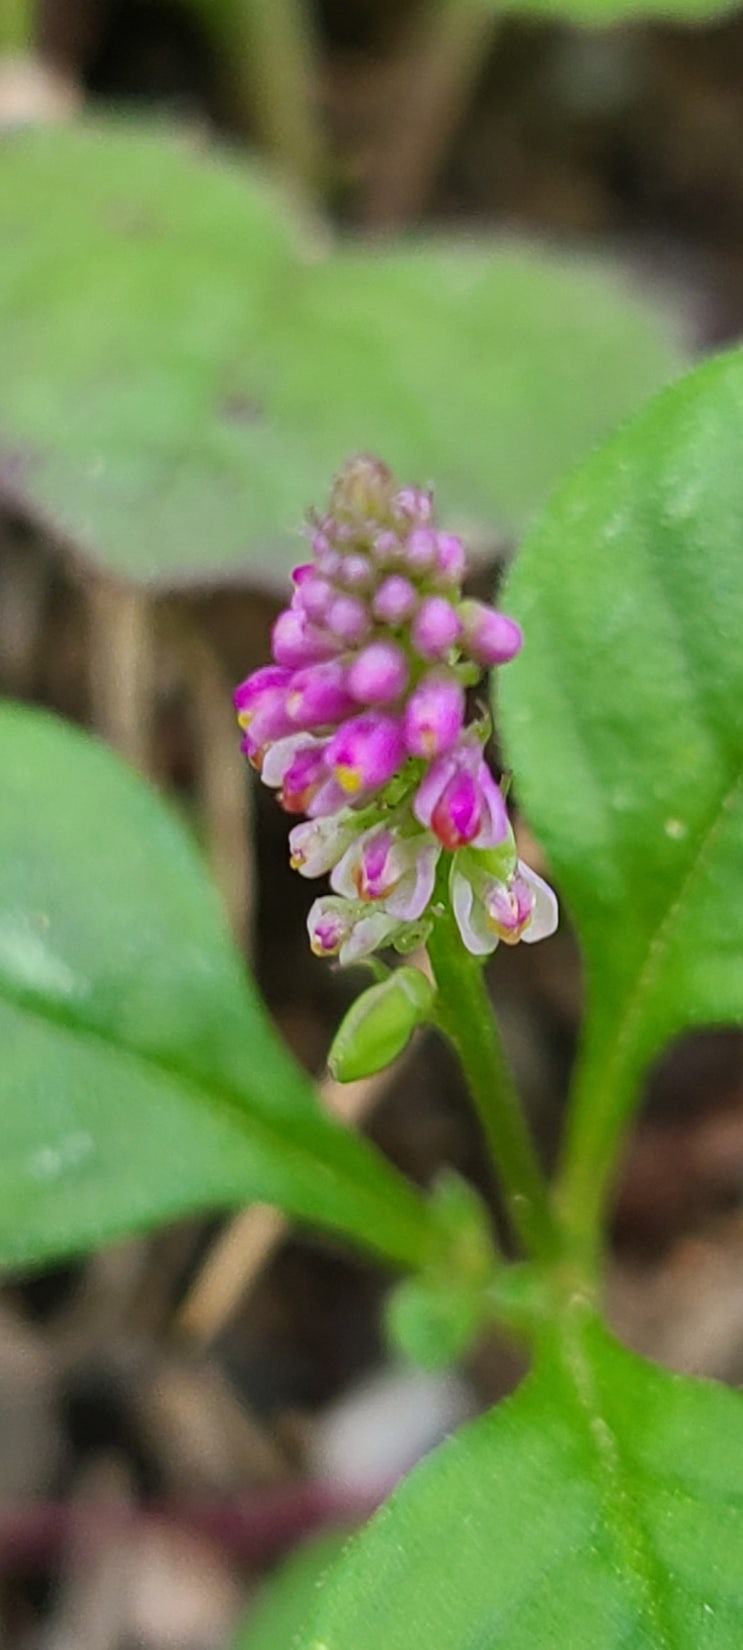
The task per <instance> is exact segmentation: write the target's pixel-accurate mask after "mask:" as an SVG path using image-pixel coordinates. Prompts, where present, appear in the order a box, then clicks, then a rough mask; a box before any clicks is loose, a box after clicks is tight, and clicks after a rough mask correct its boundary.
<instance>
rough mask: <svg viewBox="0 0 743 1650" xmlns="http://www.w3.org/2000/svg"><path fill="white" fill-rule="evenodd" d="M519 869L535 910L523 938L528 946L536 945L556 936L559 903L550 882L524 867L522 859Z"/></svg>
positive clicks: (526, 866)
mask: <svg viewBox="0 0 743 1650" xmlns="http://www.w3.org/2000/svg"><path fill="white" fill-rule="evenodd" d="M518 869H519V872H520V874H521V876H522V877H523V879H524V882H525V883H526V884H527V887H528V888H529V890H530V892H531V893H532V895H533V897H534V910H533V912H532V916H531V921H530V922H529V923H528V924H527V927H526V928H525V929H524V932H523V934H522V935H521V938H522V940H524V941H525V943H526V944H527V945H534V943H535V941H536V940H546V939H549V936H550V934H554V932H555V929H556V928H557V924H558V922H559V920H560V908H559V906H558V903H557V895H556V893H555V892H554V889H553V888H550V885H549V883H548V882H545V881H544V879H543V878H542V877H540V876H537V873H536V871H532V870H531V869H530V867H529V866H528V865H524V862H523V860H521V859H520V860H519V864H518Z"/></svg>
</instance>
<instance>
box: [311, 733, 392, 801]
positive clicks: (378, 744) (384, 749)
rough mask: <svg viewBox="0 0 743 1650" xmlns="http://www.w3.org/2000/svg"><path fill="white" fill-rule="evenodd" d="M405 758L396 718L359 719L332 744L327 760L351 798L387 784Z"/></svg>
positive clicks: (330, 744) (335, 737) (335, 735)
mask: <svg viewBox="0 0 743 1650" xmlns="http://www.w3.org/2000/svg"><path fill="white" fill-rule="evenodd" d="M404 759H405V745H404V741H403V736H402V729H401V726H400V723H399V722H398V721H396V720H395V718H394V717H392V716H382V715H370V716H355V717H352V718H351V720H350V721H348V722H344V724H343V726H342V727H341V728H339V729H338V732H337V733H335V734H334V735H333V738H332V739H331V740H330V743H329V745H328V748H327V751H326V756H325V760H326V763H327V767H328V769H329V771H330V772H332V773H333V774H334V776H335V778H336V779H337V781H338V783H339V785H340V786H341V788H342V790H343V791H344V792H345V793H346V795H347V796H357V795H358V794H359V793H360V792H362V791H366V790H376V789H378V788H380V787H381V786H382V785H386V784H387V781H388V780H390V779H391V778H392V775H393V774H394V773H396V772H397V770H398V768H399V767H400V764H401V763H402V762H403V761H404Z"/></svg>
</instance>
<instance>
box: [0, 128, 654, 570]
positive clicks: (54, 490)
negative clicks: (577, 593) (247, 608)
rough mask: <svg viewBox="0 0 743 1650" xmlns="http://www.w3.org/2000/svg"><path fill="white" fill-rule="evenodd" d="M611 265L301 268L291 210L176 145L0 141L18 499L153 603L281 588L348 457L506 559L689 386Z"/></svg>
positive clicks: (508, 252) (400, 259) (1, 459)
mask: <svg viewBox="0 0 743 1650" xmlns="http://www.w3.org/2000/svg"><path fill="white" fill-rule="evenodd" d="M679 358H680V352H679V347H678V344H677V342H676V341H675V340H674V337H673V333H672V327H671V324H670V323H669V320H668V318H667V316H666V314H665V312H663V313H661V312H660V310H659V306H658V305H657V304H656V303H651V302H649V301H648V300H646V299H643V298H641V297H640V296H638V295H637V294H633V293H632V291H631V290H630V289H629V287H628V285H627V283H626V282H624V281H622V280H620V279H619V278H617V277H616V276H615V275H610V274H608V273H607V271H606V270H605V269H604V268H602V267H601V266H600V265H599V264H592V263H579V262H577V260H576V259H575V258H574V257H573V258H570V257H565V256H563V257H559V256H557V255H556V254H548V253H539V252H537V251H535V250H531V251H529V250H528V249H525V248H516V247H511V246H508V245H507V244H504V243H503V242H502V241H498V242H490V243H488V242H487V241H483V242H482V243H480V244H479V245H478V244H473V243H472V242H471V241H467V242H460V243H457V242H456V241H454V242H450V243H445V242H440V241H428V240H420V241H419V242H414V243H412V244H407V243H406V248H405V250H402V251H400V250H393V251H389V252H385V253H382V252H376V253H374V254H372V253H371V252H370V251H368V250H365V251H363V252H362V251H350V250H349V251H341V252H338V253H335V254H329V255H327V256H326V257H325V258H320V257H318V249H317V247H312V248H306V247H304V246H303V247H302V248H301V249H300V247H299V243H298V242H297V240H296V236H295V235H294V232H293V230H292V227H291V225H290V224H289V222H288V220H287V218H286V213H285V210H284V207H283V205H282V202H281V200H280V199H279V198H278V197H272V196H271V194H270V192H269V191H268V189H267V188H266V187H265V186H264V185H263V184H262V183H261V182H260V180H258V179H256V177H255V175H254V174H253V172H252V171H251V170H250V169H249V168H248V166H247V165H245V166H242V167H239V166H238V165H237V164H235V163H234V162H233V163H232V164H229V163H227V162H226V161H225V160H224V159H221V160H220V159H219V158H218V157H217V156H214V155H210V154H203V153H200V152H199V151H197V150H195V149H194V148H193V146H190V147H189V146H188V145H187V144H186V143H185V142H184V141H183V140H180V141H179V140H178V139H176V138H174V137H173V136H172V135H171V136H170V137H166V136H165V135H164V134H161V135H160V136H159V137H156V136H153V135H151V134H150V135H142V134H141V133H134V132H129V131H127V130H126V129H123V130H121V129H117V128H116V127H115V126H111V127H108V126H106V125H103V124H100V125H97V126H94V125H81V126H75V127H71V128H69V129H65V130H63V131H61V130H59V129H55V130H54V131H53V132H49V131H33V132H26V133H18V134H15V135H13V136H6V137H4V138H3V140H2V143H1V144H0V381H1V382H2V386H3V394H2V402H1V404H0V498H4V499H6V500H7V501H10V502H11V503H13V504H15V505H16V506H17V507H19V508H21V509H23V510H25V511H26V512H27V513H28V514H29V515H31V516H32V517H34V518H35V519H37V520H40V521H41V522H42V523H44V524H45V525H47V526H49V527H50V528H51V529H52V531H53V532H54V533H55V534H56V536H57V537H58V539H59V540H60V541H61V542H62V543H65V544H67V545H68V546H69V547H71V549H72V550H73V551H74V553H75V554H76V555H77V557H78V558H82V559H83V560H84V561H91V560H92V561H96V562H102V563H104V564H105V565H106V566H107V567H108V568H110V569H113V570H114V571H117V572H120V573H124V574H127V575H128V576H130V577H133V578H136V579H141V580H146V581H150V582H153V583H155V584H160V585H168V584H173V583H179V582H183V581H188V580H192V581H193V580H204V579H206V580H214V579H219V578H220V577H222V576H223V575H227V574H231V575H232V577H242V578H243V579H244V580H246V581H248V582H250V581H252V582H254V583H256V582H257V583H261V582H262V583H264V584H269V585H273V586H277V585H281V584H282V582H283V580H284V577H285V574H286V571H287V569H288V567H289V566H290V565H291V564H292V563H293V562H294V561H296V559H297V553H298V539H297V529H298V526H299V525H300V523H301V521H302V519H303V517H304V514H305V512H306V510H307V508H308V507H309V506H310V505H311V504H318V503H322V498H323V494H324V490H325V488H326V486H327V483H328V480H329V478H330V476H331V474H332V473H333V472H334V471H335V470H337V468H338V466H339V464H340V463H341V462H342V461H343V459H344V458H345V457H346V456H347V454H348V453H349V452H352V451H359V450H363V449H365V450H378V451H379V452H380V453H382V454H383V455H384V457H385V458H386V459H387V460H388V461H389V462H390V463H391V464H392V465H393V466H394V467H395V468H396V469H397V470H398V472H399V473H400V474H401V476H403V477H405V478H410V479H411V480H414V479H421V480H426V481H427V480H429V479H431V480H434V481H435V482H436V484H437V487H438V488H439V494H440V499H441V504H442V508H443V509H444V511H445V512H446V513H447V514H448V515H449V517H450V518H452V519H453V518H456V519H457V520H461V521H463V522H464V524H465V525H466V524H468V523H469V524H470V525H471V526H472V527H473V528H474V529H475V531H476V532H479V533H481V534H485V535H486V536H488V537H489V538H491V539H492V532H493V528H494V526H497V527H501V528H510V527H513V526H517V525H521V524H523V522H524V521H525V520H526V519H527V518H528V517H529V516H530V515H531V513H532V511H533V510H534V508H535V507H536V506H537V505H539V504H540V503H541V502H542V501H543V499H544V497H545V496H546V493H547V492H548V490H549V488H551V487H552V486H553V485H554V483H555V481H556V480H557V479H558V477H559V476H560V475H561V473H562V472H563V471H564V469H565V466H566V465H567V464H569V463H572V462H573V461H574V460H575V459H577V458H578V457H580V455H581V454H582V452H584V451H586V450H587V449H588V447H589V446H591V445H593V443H594V442H595V440H596V439H597V438H599V437H600V436H601V435H602V434H604V433H605V432H606V431H608V430H609V429H611V428H612V427H613V426H614V425H615V424H616V422H617V421H618V420H619V419H620V418H622V417H623V416H625V415H626V414H627V413H628V412H629V411H631V410H632V409H633V408H634V407H636V406H637V405H638V404H639V403H640V401H641V400H642V398H643V397H644V396H645V395H647V394H649V393H650V392H651V391H652V390H653V389H655V388H657V386H658V385H659V384H661V383H662V382H664V381H665V380H666V379H667V378H668V377H669V376H671V375H672V374H673V372H674V371H675V370H676V368H677V365H678V363H679Z"/></svg>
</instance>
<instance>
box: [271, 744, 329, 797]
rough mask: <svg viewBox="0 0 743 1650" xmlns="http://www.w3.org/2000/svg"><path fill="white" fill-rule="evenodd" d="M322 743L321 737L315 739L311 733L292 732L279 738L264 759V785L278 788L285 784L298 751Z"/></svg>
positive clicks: (309, 748)
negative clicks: (284, 737) (289, 768)
mask: <svg viewBox="0 0 743 1650" xmlns="http://www.w3.org/2000/svg"><path fill="white" fill-rule="evenodd" d="M322 743H323V741H322V740H321V739H314V738H313V736H312V734H310V733H290V734H289V735H288V737H287V738H286V739H277V740H276V741H275V743H274V744H273V745H271V746H269V749H268V750H267V751H266V754H265V757H264V759H263V767H262V769H261V779H262V780H263V783H264V785H271V786H272V787H273V788H274V789H278V787H279V786H280V785H283V783H284V775H285V773H286V770H287V768H288V767H290V765H291V763H292V762H293V761H294V758H295V756H296V755H297V753H298V752H299V751H301V750H302V751H303V750H311V749H313V748H314V747H315V746H319V745H321V744H322Z"/></svg>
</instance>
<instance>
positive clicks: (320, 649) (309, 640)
mask: <svg viewBox="0 0 743 1650" xmlns="http://www.w3.org/2000/svg"><path fill="white" fill-rule="evenodd" d="M271 645H272V647H273V654H274V658H275V660H276V663H277V664H279V665H286V666H288V667H289V669H290V670H296V669H297V668H299V669H301V668H302V666H303V665H314V664H318V663H319V662H320V660H321V659H332V658H333V656H334V655H335V654H336V653H338V652H340V647H341V644H340V642H337V641H336V640H335V637H333V636H329V635H328V634H327V633H326V632H325V631H322V630H316V629H315V627H314V626H313V625H312V624H310V623H309V622H308V620H307V617H306V615H305V614H304V613H301V612H299V611H298V610H297V609H296V608H291V607H285V608H284V611H283V613H280V614H279V616H278V619H277V620H276V623H275V625H274V627H273V630H272V632H271Z"/></svg>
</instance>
